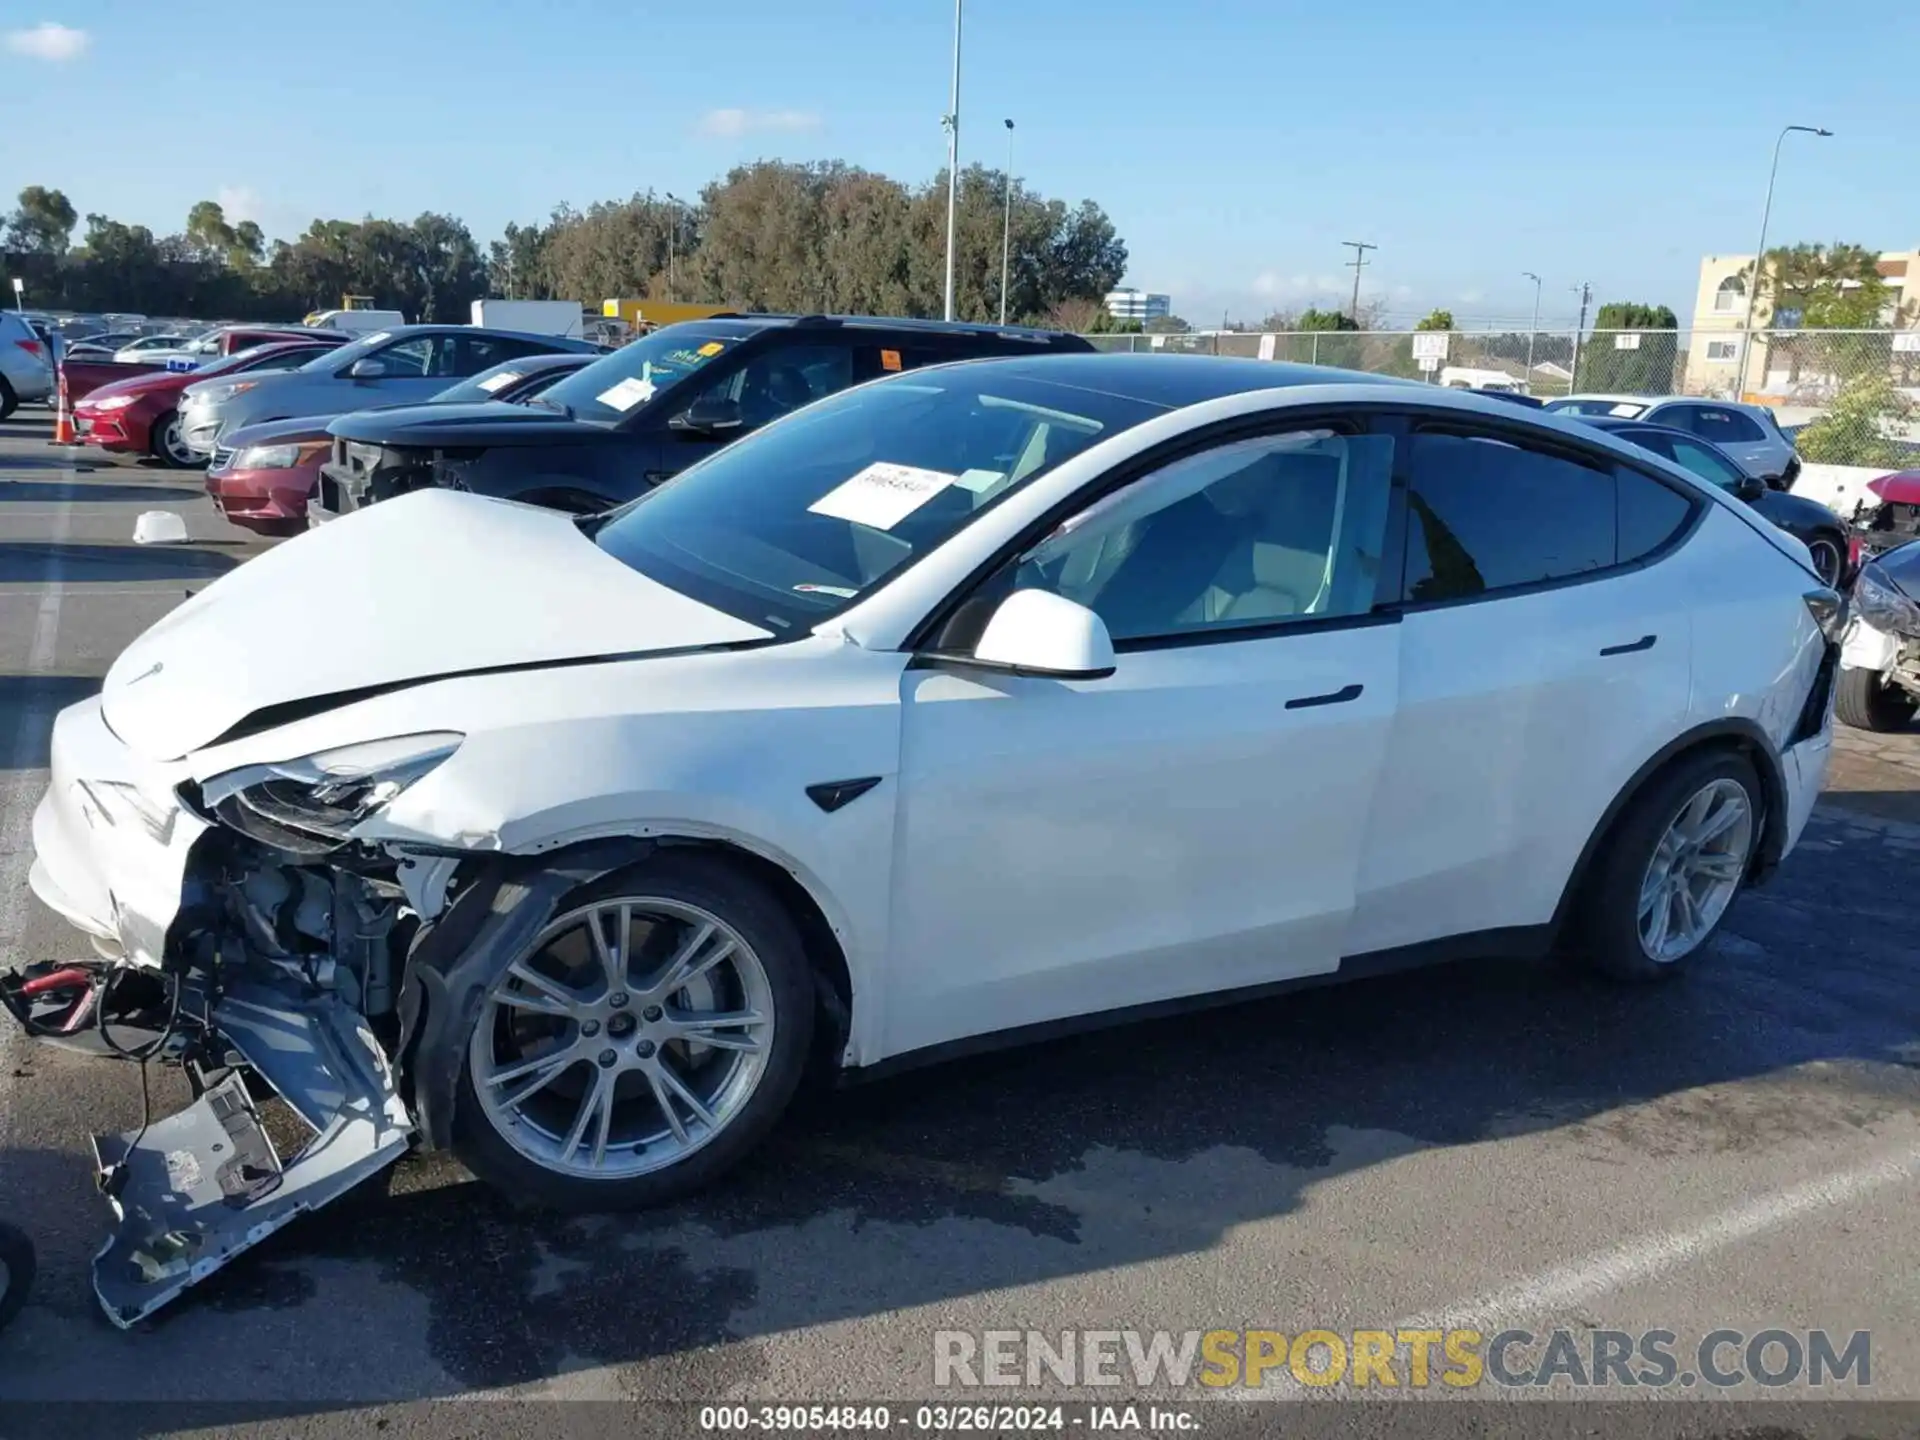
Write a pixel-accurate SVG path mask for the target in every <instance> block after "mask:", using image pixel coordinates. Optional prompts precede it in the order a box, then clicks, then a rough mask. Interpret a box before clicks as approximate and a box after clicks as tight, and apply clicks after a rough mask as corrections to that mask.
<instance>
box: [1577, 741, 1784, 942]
mask: <svg viewBox="0 0 1920 1440" xmlns="http://www.w3.org/2000/svg"><path fill="white" fill-rule="evenodd" d="M1712 750H1725V751H1730V752H1732V753H1734V754H1738V755H1741V756H1743V757H1744V758H1745V759H1746V760H1747V761H1748V762H1749V763H1750V764H1751V765H1752V766H1753V769H1754V773H1755V774H1756V775H1757V776H1759V778H1760V790H1761V800H1762V803H1763V805H1764V807H1765V813H1764V815H1763V816H1762V819H1761V830H1760V843H1759V845H1758V846H1757V847H1755V850H1754V856H1753V861H1752V863H1751V865H1750V866H1749V868H1748V872H1747V875H1748V879H1749V880H1750V881H1752V882H1754V883H1756V884H1757V883H1759V882H1760V881H1762V880H1765V879H1766V878H1767V876H1768V875H1770V874H1772V873H1773V870H1774V867H1776V866H1777V865H1778V864H1779V863H1780V856H1781V853H1782V852H1783V851H1784V850H1785V849H1786V847H1787V777H1786V768H1785V765H1784V763H1783V762H1782V760H1781V758H1780V754H1779V752H1778V751H1777V750H1776V749H1775V748H1774V745H1773V741H1772V740H1770V739H1768V737H1767V732H1766V731H1764V730H1762V729H1761V728H1760V727H1759V725H1757V724H1756V723H1755V722H1753V721H1752V720H1748V719H1744V718H1739V717H1734V718H1728V719H1724V720H1710V721H1708V722H1707V723H1706V724H1704V725H1698V726H1695V727H1694V728H1693V729H1691V730H1689V731H1687V732H1686V733H1685V734H1683V735H1680V736H1678V737H1676V738H1675V739H1673V740H1671V741H1669V742H1668V743H1667V744H1665V745H1663V746H1662V747H1661V748H1660V749H1659V750H1657V751H1655V752H1654V754H1653V756H1652V758H1651V759H1649V760H1648V761H1647V762H1646V763H1645V764H1643V765H1642V766H1641V767H1640V768H1639V769H1638V770H1636V771H1634V773H1633V778H1632V779H1630V780H1628V781H1627V783H1626V784H1625V785H1623V786H1622V787H1621V788H1620V793H1619V794H1618V795H1616V796H1614V797H1613V803H1612V804H1610V805H1609V806H1607V808H1606V811H1605V813H1604V814H1602V815H1601V817H1600V823H1599V824H1598V825H1596V826H1594V827H1593V833H1592V834H1591V835H1589V836H1588V837H1587V843H1586V845H1585V846H1584V847H1582V849H1581V851H1580V858H1579V859H1578V860H1576V861H1575V862H1574V866H1573V872H1572V874H1570V875H1569V876H1568V877H1567V884H1566V888H1565V889H1564V890H1563V891H1562V892H1561V894H1560V903H1559V904H1558V905H1557V906H1556V907H1555V908H1554V912H1553V921H1552V929H1553V933H1554V934H1555V935H1556V936H1557V935H1558V934H1559V933H1560V931H1561V928H1562V926H1564V924H1565V923H1566V920H1567V917H1568V915H1569V914H1570V913H1571V912H1572V910H1573V906H1574V904H1575V902H1576V901H1577V900H1578V898H1579V896H1580V892H1581V889H1582V888H1583V887H1584V886H1585V884H1586V879H1587V874H1588V871H1589V870H1590V869H1591V868H1592V865H1593V862H1594V860H1595V859H1596V858H1597V857H1598V856H1599V854H1600V848H1601V846H1602V845H1604V844H1605V843H1606V839H1607V837H1608V836H1609V835H1611V834H1612V833H1613V829H1614V827H1615V825H1617V824H1618V823H1619V820H1620V817H1621V816H1622V815H1624V814H1625V813H1626V811H1627V807H1628V806H1630V805H1631V804H1632V803H1633V802H1634V800H1635V799H1637V798H1638V797H1639V796H1640V794H1641V793H1642V792H1643V791H1645V789H1646V787H1647V786H1648V785H1649V784H1650V783H1651V782H1652V781H1653V780H1654V779H1655V778H1656V777H1657V776H1659V775H1661V774H1663V773H1664V772H1665V771H1667V770H1669V769H1671V768H1672V767H1673V766H1674V765H1676V764H1678V763H1679V762H1680V761H1681V760H1684V759H1686V758H1687V757H1688V756H1691V755H1697V754H1699V753H1700V752H1702V751H1712Z"/></svg>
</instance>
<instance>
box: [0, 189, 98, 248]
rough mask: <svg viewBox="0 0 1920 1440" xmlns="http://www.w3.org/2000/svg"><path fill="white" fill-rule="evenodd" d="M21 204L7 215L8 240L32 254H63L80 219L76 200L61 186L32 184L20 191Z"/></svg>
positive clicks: (9, 244) (14, 246) (9, 243)
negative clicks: (56, 187) (67, 195)
mask: <svg viewBox="0 0 1920 1440" xmlns="http://www.w3.org/2000/svg"><path fill="white" fill-rule="evenodd" d="M19 200H20V208H19V209H17V210H15V211H14V212H13V214H12V215H11V216H9V217H8V219H7V236H6V238H7V244H8V246H9V247H11V248H12V249H15V250H24V251H26V252H27V253H28V254H33V255H64V254H66V253H67V245H68V243H69V242H70V241H71V239H72V238H73V227H74V226H75V225H76V224H77V223H78V222H79V218H80V217H79V216H78V215H77V214H76V213H75V211H74V208H73V202H72V201H71V200H69V199H67V197H66V195H65V194H63V193H62V192H61V191H59V190H49V189H48V188H47V187H46V186H44V185H29V186H27V188H26V189H24V190H22V191H21V192H20V197H19Z"/></svg>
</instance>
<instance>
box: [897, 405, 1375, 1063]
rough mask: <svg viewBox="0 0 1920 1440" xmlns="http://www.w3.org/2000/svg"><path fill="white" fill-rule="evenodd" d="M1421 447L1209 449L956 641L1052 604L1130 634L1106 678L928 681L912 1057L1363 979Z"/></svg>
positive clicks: (1114, 503) (906, 842)
mask: <svg viewBox="0 0 1920 1440" xmlns="http://www.w3.org/2000/svg"><path fill="white" fill-rule="evenodd" d="M1393 444H1394V442H1393V440H1392V439H1391V438H1390V437H1388V436H1384V435H1382V436H1373V435H1368V434H1365V433H1364V432H1363V429H1362V427H1361V426H1360V425H1359V424H1357V423H1356V424H1349V425H1342V424H1340V423H1338V422H1337V421H1336V422H1331V423H1329V424H1328V425H1327V426H1325V427H1323V428H1319V429H1316V430H1312V431H1302V430H1298V429H1292V430H1289V431H1287V432H1285V433H1275V434H1270V435H1266V436H1261V437H1258V438H1256V439H1253V440H1244V439H1243V440H1238V441H1234V442H1230V443H1216V444H1214V445H1211V446H1210V447H1207V448H1203V449H1200V450H1198V451H1196V452H1195V453H1192V454H1190V455H1188V456H1186V457H1184V458H1182V459H1180V460H1176V461H1174V462H1172V463H1170V464H1168V465H1166V466H1165V467H1164V468H1162V469H1160V470H1157V471H1155V472H1153V473H1150V474H1148V475H1146V476H1144V477H1143V478H1141V479H1138V480H1136V481H1134V482H1133V483H1131V484H1129V485H1127V486H1125V487H1124V488H1122V489H1120V490H1117V491H1115V492H1113V493H1112V494H1111V495H1109V496H1107V497H1106V498H1104V499H1102V500H1098V501H1096V502H1094V503H1093V504H1092V505H1090V506H1089V507H1088V508H1087V509H1086V510H1085V511H1083V512H1082V513H1081V514H1079V515H1077V516H1074V517H1072V518H1071V519H1069V520H1067V521H1066V522H1065V523H1064V524H1063V525H1061V526H1060V528H1059V529H1057V530H1056V531H1055V532H1054V533H1053V535H1052V536H1050V537H1049V538H1048V539H1046V540H1045V541H1043V542H1042V543H1041V544H1040V545H1038V546H1037V547H1036V548H1034V549H1033V550H1030V551H1028V552H1027V553H1026V554H1025V555H1023V556H1021V557H1019V558H1017V559H1016V560H1014V561H1012V562H1010V563H1009V565H1008V566H1007V567H1006V568H1004V569H1003V570H1002V571H1001V572H1000V573H999V574H997V575H996V576H994V577H992V578H991V579H989V580H988V581H986V582H985V583H984V584H983V585H982V586H981V587H980V589H979V591H978V592H977V593H976V594H975V596H974V597H973V598H972V599H971V600H969V601H968V602H967V603H966V604H963V605H962V606H960V607H959V609H958V610H957V611H956V612H955V618H954V619H953V620H952V621H950V622H949V623H948V625H947V627H946V631H945V633H944V634H943V636H942V638H941V639H940V640H939V641H938V642H937V644H936V646H935V648H937V649H940V650H947V651H951V650H953V649H954V648H955V647H956V646H959V647H960V648H962V649H964V648H965V646H966V644H967V643H968V638H967V637H966V635H965V634H963V633H961V632H964V631H965V630H966V628H967V627H968V626H969V625H971V624H976V622H979V623H983V621H980V617H981V616H982V615H983V614H984V612H987V611H990V610H991V609H992V607H993V605H994V604H995V603H997V601H998V600H999V599H1001V598H1004V596H1005V595H1006V594H1010V593H1012V592H1013V591H1014V590H1016V589H1029V588H1040V589H1048V590H1052V591H1054V592H1055V593H1058V594H1061V595H1064V596H1066V597H1067V598H1069V599H1072V600H1075V601H1076V602H1078V603H1081V604H1085V605H1087V606H1088V607H1089V608H1091V609H1093V610H1094V611H1095V612H1096V613H1097V614H1099V615H1100V616H1101V618H1102V619H1103V620H1104V621H1105V622H1106V624H1107V627H1108V630H1109V632H1110V634H1111V635H1112V637H1113V640H1114V645H1115V650H1116V653H1117V658H1118V664H1117V668H1116V670H1115V672H1114V673H1113V674H1112V675H1111V676H1109V677H1107V678H1105V679H1098V680H1055V679H1045V678H1029V677H1022V676H1016V675H1008V674H994V673H990V672H987V671H968V670H967V669H966V668H965V667H964V666H948V665H941V664H938V663H936V662H922V663H921V664H919V665H910V666H909V667H908V669H907V670H906V672H905V674H904V675H903V677H902V694H901V702H902V734H901V760H900V781H899V783H900V806H899V818H898V822H897V823H898V830H897V836H898V840H897V849H896V857H897V858H896V865H895V868H894V874H895V876H896V888H895V897H894V909H893V924H894V929H893V937H892V942H891V944H890V945H889V951H890V954H891V955H892V957H893V960H892V966H893V972H894V973H893V974H892V976H891V977H890V979H889V984H888V999H887V1002H886V1018H885V1028H886V1039H885V1048H886V1050H887V1051H888V1052H889V1053H893V1052H899V1051H905V1050H912V1049H917V1048H920V1047H922V1046H926V1045H932V1044H937V1043H940V1042H942V1041H946V1040H953V1039H958V1038H962V1037H965V1036H968V1035H974V1034H979V1033H984V1032H989V1031H996V1030H1004V1029H1010V1028H1014V1027H1018V1026H1022V1025H1030V1024H1035V1023H1039V1022H1044V1021H1050V1020H1058V1019H1062V1018H1065V1017H1070V1016H1077V1015H1083V1014H1089V1013H1093V1012H1097V1011H1105V1010H1113V1009H1120V1008H1124V1007H1128V1006H1135V1005H1143V1004H1150V1003H1153V1002H1156V1001H1164V1000H1170V999H1175V998H1178V997H1183V996H1193V995H1199V994H1204V993H1208V992H1213V991H1222V990H1231V989H1236V988H1239V987H1243V986H1250V985H1258V984H1262V983H1265V982H1270V981H1276V980H1285V979H1289V978H1294V977H1298V976H1306V975H1314V974H1320V973H1325V972H1328V971H1331V970H1334V969H1336V968H1337V967H1338V965H1339V961H1340V957H1341V953H1342V946H1343V942H1344V940H1345V937H1346V931H1347V925H1348V921H1349V919H1350V917H1351V915H1352V911H1353V905H1354V896H1355V886H1356V883H1357V876H1358V872H1359V861H1360V847H1361V842H1362V838H1363V835H1364V833H1365V829H1366V824H1367V818H1368V813H1369V810H1370V808H1371V806H1372V803H1373V798H1374V784H1375V781H1376V778H1377V777H1378V775H1379V773H1380V769H1381V765H1382V762H1383V759H1384V755H1385V751H1386V745H1387V739H1388V732H1389V729H1390V727H1391V725H1392V723H1393V719H1394V715H1395V708H1396V692H1397V681H1398V666H1399V627H1398V626H1397V625H1396V624H1394V623H1392V622H1391V620H1389V619H1382V618H1380V617H1376V616H1374V615H1373V614H1372V607H1373V600H1374V593H1373V592H1374V583H1375V579H1376V577H1377V575H1378V572H1379V561H1380V555H1381V551H1382V543H1383V536H1384V531H1385V525H1386V514H1387V499H1388V490H1389V485H1390V477H1391V472H1392V451H1393ZM969 617H972V618H969ZM972 638H975V639H977V638H978V637H977V635H975V636H973V637H972ZM930 663H932V664H933V665H934V668H928V665H929V664H930Z"/></svg>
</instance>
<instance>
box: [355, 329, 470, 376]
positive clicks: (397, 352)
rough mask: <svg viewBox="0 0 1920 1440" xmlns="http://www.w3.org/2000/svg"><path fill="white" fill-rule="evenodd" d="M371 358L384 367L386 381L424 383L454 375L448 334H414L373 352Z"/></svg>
mask: <svg viewBox="0 0 1920 1440" xmlns="http://www.w3.org/2000/svg"><path fill="white" fill-rule="evenodd" d="M373 358H374V359H375V360H377V361H379V362H380V363H381V364H382V365H384V366H386V374H385V375H383V376H382V377H381V378H382V379H385V380H423V379H432V378H433V377H435V376H441V375H445V376H451V375H453V374H455V373H456V372H455V370H454V338H453V337H452V336H451V335H415V336H413V337H412V338H411V339H407V340H401V341H398V342H397V343H395V344H392V345H389V346H387V348H386V349H384V350H380V351H377V352H375V354H374V356H373Z"/></svg>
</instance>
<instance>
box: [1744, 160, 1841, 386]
mask: <svg viewBox="0 0 1920 1440" xmlns="http://www.w3.org/2000/svg"><path fill="white" fill-rule="evenodd" d="M1796 130H1798V131H1799V132H1800V133H1801V134H1803V135H1818V136H1830V135H1832V134H1833V132H1832V131H1831V130H1823V129H1821V128H1820V127H1819V126H1817V125H1789V126H1787V127H1786V128H1785V129H1783V130H1782V131H1781V132H1780V138H1779V139H1777V140H1775V141H1774V142H1773V168H1772V169H1770V170H1769V171H1767V203H1766V204H1765V205H1763V206H1762V207H1761V208H1760V248H1759V249H1758V250H1756V251H1755V252H1754V256H1753V279H1751V280H1750V281H1748V282H1747V319H1746V324H1745V325H1744V326H1742V327H1741V331H1740V367H1739V368H1738V369H1737V370H1735V371H1734V372H1733V398H1734V399H1736V400H1738V399H1739V398H1740V397H1741V396H1742V395H1744V394H1746V393H1747V357H1748V356H1749V354H1750V353H1751V352H1752V349H1753V302H1754V301H1755V300H1757V299H1759V298H1760V277H1761V276H1762V275H1764V274H1765V273H1766V269H1767V222H1768V221H1769V220H1771V219H1772V218H1773V182H1774V180H1775V178H1776V177H1777V176H1778V175H1779V174H1780V147H1781V146H1782V145H1784V144H1786V143H1787V136H1789V135H1791V134H1793V132H1794V131H1796ZM1761 378H1762V379H1764V378H1765V375H1764V374H1763V375H1762V377H1761Z"/></svg>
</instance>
